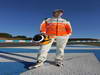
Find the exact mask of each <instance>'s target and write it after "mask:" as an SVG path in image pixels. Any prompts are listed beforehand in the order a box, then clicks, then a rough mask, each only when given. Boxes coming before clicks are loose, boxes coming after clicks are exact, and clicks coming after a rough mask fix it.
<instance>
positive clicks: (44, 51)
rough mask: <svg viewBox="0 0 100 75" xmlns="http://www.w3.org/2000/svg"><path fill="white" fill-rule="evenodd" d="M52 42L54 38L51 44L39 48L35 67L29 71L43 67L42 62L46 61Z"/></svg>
mask: <svg viewBox="0 0 100 75" xmlns="http://www.w3.org/2000/svg"><path fill="white" fill-rule="evenodd" d="M53 41H54V38H52V39H51V42H50V43H49V44H47V45H41V46H40V51H39V53H38V55H37V62H36V64H35V65H32V66H30V67H29V69H33V68H36V67H40V66H42V65H43V63H44V61H46V59H47V55H48V51H49V50H50V48H51V45H52V43H53Z"/></svg>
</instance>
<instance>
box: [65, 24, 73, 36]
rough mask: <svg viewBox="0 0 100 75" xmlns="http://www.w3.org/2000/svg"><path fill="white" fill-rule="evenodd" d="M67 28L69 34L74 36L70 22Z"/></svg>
mask: <svg viewBox="0 0 100 75" xmlns="http://www.w3.org/2000/svg"><path fill="white" fill-rule="evenodd" d="M65 27H66V30H67V33H68V34H72V27H71V24H70V22H67V23H66V25H65Z"/></svg>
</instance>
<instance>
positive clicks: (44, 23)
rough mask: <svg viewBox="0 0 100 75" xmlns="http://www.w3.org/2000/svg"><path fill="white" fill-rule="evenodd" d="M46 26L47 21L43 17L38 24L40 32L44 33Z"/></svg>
mask: <svg viewBox="0 0 100 75" xmlns="http://www.w3.org/2000/svg"><path fill="white" fill-rule="evenodd" d="M46 26H47V21H46V19H44V20H43V22H42V23H41V25H40V32H41V33H46Z"/></svg>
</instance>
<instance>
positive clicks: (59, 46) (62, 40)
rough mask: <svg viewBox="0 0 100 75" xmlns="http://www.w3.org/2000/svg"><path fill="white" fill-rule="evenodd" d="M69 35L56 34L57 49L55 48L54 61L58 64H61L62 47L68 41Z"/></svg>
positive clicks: (62, 57) (62, 56)
mask: <svg viewBox="0 0 100 75" xmlns="http://www.w3.org/2000/svg"><path fill="white" fill-rule="evenodd" d="M68 39H69V36H58V37H57V38H56V43H57V50H56V59H55V62H56V64H57V65H58V66H60V65H61V64H62V61H63V59H64V48H65V47H66V44H67V42H68Z"/></svg>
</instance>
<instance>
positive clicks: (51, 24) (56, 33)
mask: <svg viewBox="0 0 100 75" xmlns="http://www.w3.org/2000/svg"><path fill="white" fill-rule="evenodd" d="M63 13H64V11H63V10H61V9H57V10H55V11H53V17H52V18H47V19H45V20H44V21H43V22H42V24H41V26H40V32H41V33H42V34H44V35H48V36H49V37H50V38H51V40H52V41H51V42H50V43H49V44H46V45H42V46H41V48H40V52H39V53H38V56H37V62H36V64H35V65H31V66H30V67H29V69H33V68H36V67H40V66H42V65H43V63H44V62H45V61H46V59H47V55H48V51H49V50H50V48H51V45H52V43H53V42H54V41H56V46H57V50H56V58H55V64H56V65H57V66H62V65H63V63H62V62H63V59H64V48H65V47H66V44H67V42H68V39H69V37H70V35H71V34H72V28H71V25H70V22H69V21H67V20H66V19H63V18H62V17H61V16H62V15H63Z"/></svg>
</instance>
